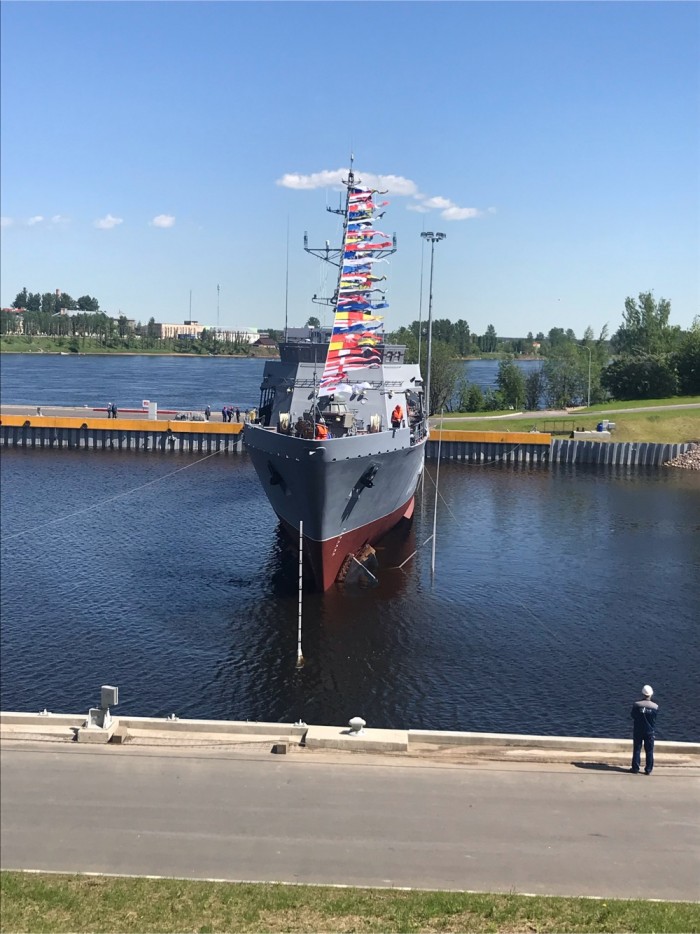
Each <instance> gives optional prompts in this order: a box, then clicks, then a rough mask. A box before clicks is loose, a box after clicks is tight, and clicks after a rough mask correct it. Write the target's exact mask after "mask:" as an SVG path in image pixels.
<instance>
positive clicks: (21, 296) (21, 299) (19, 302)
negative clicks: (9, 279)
mask: <svg viewBox="0 0 700 934" xmlns="http://www.w3.org/2000/svg"><path fill="white" fill-rule="evenodd" d="M28 301H29V293H28V292H27V286H26V285H25V287H24V288H23V289H22V291H21V292H18V293H17V295H16V296H15V300H14V302H13V303H12V307H13V308H26V307H27V302H28Z"/></svg>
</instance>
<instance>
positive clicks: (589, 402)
mask: <svg viewBox="0 0 700 934" xmlns="http://www.w3.org/2000/svg"><path fill="white" fill-rule="evenodd" d="M584 349H585V350H587V351H588V408H589V409H590V407H591V361H592V359H593V351H592V348H590V347H585V348H584Z"/></svg>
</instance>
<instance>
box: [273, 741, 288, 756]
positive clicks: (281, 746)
mask: <svg viewBox="0 0 700 934" xmlns="http://www.w3.org/2000/svg"><path fill="white" fill-rule="evenodd" d="M287 748H288V746H287V743H273V744H272V749H271V752H274V753H275V754H276V755H278V756H286V755H287Z"/></svg>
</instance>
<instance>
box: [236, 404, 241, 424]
mask: <svg viewBox="0 0 700 934" xmlns="http://www.w3.org/2000/svg"><path fill="white" fill-rule="evenodd" d="M240 420H241V410H240V409H239V408H238V406H236V421H237V422H240Z"/></svg>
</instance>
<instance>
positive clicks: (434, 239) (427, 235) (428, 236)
mask: <svg viewBox="0 0 700 934" xmlns="http://www.w3.org/2000/svg"><path fill="white" fill-rule="evenodd" d="M446 236H447V234H444V233H433V231H432V230H424V231H423V232H422V233H421V237H423V238H424V239H425V240H429V241H430V292H429V298H428V380H427V383H426V398H427V401H426V411H427V413H428V419H430V365H431V363H432V358H433V261H434V259H435V244H436V243H439V241H440V240H444V239H445V237H446ZM418 363H419V364H420V360H419V361H418Z"/></svg>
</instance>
